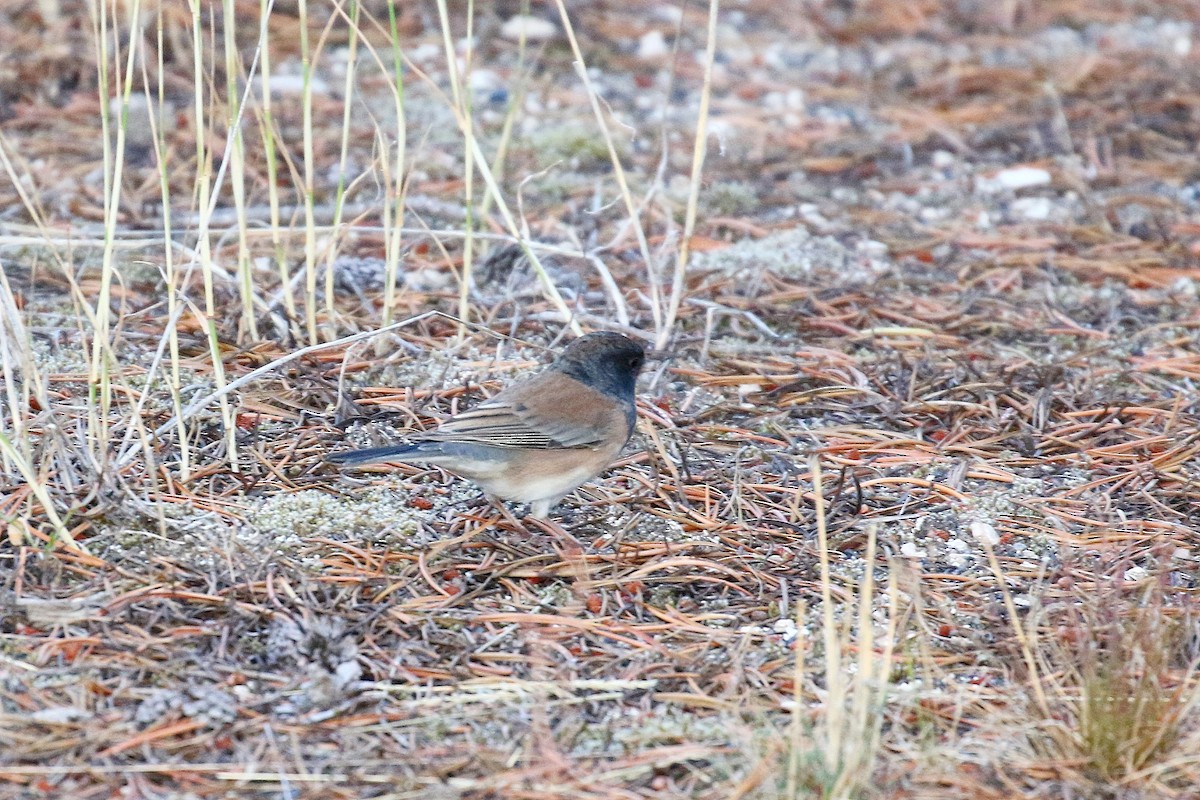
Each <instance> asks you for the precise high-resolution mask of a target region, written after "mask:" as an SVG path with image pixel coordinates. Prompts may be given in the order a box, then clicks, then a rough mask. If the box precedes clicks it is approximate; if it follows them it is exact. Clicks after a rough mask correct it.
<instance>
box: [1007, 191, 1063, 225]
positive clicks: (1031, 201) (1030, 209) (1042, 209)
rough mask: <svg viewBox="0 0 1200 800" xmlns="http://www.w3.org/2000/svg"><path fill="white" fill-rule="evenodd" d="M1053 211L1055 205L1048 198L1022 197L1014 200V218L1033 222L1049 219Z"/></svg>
mask: <svg viewBox="0 0 1200 800" xmlns="http://www.w3.org/2000/svg"><path fill="white" fill-rule="evenodd" d="M1053 211H1054V204H1053V203H1052V202H1050V198H1048V197H1021V198H1018V199H1016V200H1014V201H1013V204H1012V212H1013V216H1016V217H1020V218H1021V219H1027V220H1030V221H1031V222H1040V221H1041V220H1044V219H1049V218H1050V214H1051V213H1052V212H1053Z"/></svg>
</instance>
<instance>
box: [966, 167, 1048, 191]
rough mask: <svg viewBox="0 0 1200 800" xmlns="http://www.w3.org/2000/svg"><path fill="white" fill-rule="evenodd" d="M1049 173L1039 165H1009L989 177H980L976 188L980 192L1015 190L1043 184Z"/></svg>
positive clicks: (1046, 180)
mask: <svg viewBox="0 0 1200 800" xmlns="http://www.w3.org/2000/svg"><path fill="white" fill-rule="evenodd" d="M1049 182H1050V173H1049V172H1047V171H1046V170H1044V169H1041V168H1040V167H1011V168H1009V169H1002V170H1000V171H999V172H997V173H996V174H995V175H993V176H992V177H990V178H980V179H979V180H978V181H977V182H976V188H977V189H979V191H981V192H999V191H1003V190H1004V189H1008V190H1009V191H1013V192H1015V191H1017V190H1018V189H1028V188H1029V187H1031V186H1045V185H1046V184H1048V183H1049Z"/></svg>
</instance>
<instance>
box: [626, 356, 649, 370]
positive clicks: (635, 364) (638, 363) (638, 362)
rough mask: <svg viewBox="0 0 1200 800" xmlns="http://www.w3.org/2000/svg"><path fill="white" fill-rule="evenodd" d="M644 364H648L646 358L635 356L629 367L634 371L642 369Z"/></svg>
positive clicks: (631, 359)
mask: <svg viewBox="0 0 1200 800" xmlns="http://www.w3.org/2000/svg"><path fill="white" fill-rule="evenodd" d="M644 363H646V360H645V359H644V358H642V357H641V356H633V357H632V358H630V359H629V366H630V368H632V369H641V368H642V364H644Z"/></svg>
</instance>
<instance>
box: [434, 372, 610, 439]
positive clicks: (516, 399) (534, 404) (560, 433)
mask: <svg viewBox="0 0 1200 800" xmlns="http://www.w3.org/2000/svg"><path fill="white" fill-rule="evenodd" d="M614 405H616V404H615V401H614V400H613V399H612V398H610V397H608V396H607V395H604V394H602V393H600V392H597V391H596V390H594V389H591V388H589V387H587V386H584V385H583V384H581V383H579V382H578V381H576V380H574V379H573V378H569V377H567V376H566V375H563V374H562V373H557V372H548V373H542V374H541V375H539V376H538V377H537V378H535V379H534V380H532V381H530V382H527V383H523V384H518V385H517V386H514V387H512V388H511V389H506V390H505V391H503V392H500V394H498V395H496V396H495V397H493V398H492V399H491V400H488V401H486V402H484V403H480V404H479V405H478V406H476V407H475V408H472V409H470V410H469V411H464V412H463V413H461V414H458V415H456V416H454V417H451V418H450V419H448V420H446V421H445V422H443V423H442V424H441V426H440V427H438V429H437V430H436V431H434V432H432V433H429V434H426V435H425V436H424V437H422V438H425V439H428V440H433V441H443V442H474V443H476V444H486V445H491V446H493V447H521V448H528V449H532V450H562V449H571V448H586V447H595V446H597V445H600V444H603V443H604V442H606V441H609V440H611V439H614V438H617V437H620V438H622V440H624V439H625V438H627V437H628V434H629V426H628V424H627V423H626V422H625V415H624V413H623V410H622V409H620V408H615V407H614Z"/></svg>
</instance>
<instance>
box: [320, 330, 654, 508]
mask: <svg viewBox="0 0 1200 800" xmlns="http://www.w3.org/2000/svg"><path fill="white" fill-rule="evenodd" d="M645 360H646V351H645V350H644V349H643V347H642V346H641V345H640V344H638V343H637V342H635V341H634V340H633V339H630V338H629V337H628V336H623V335H621V334H619V333H611V332H608V331H605V332H601V333H589V334H587V335H586V336H581V337H580V338H578V339H576V340H575V341H573V342H571V343H570V344H569V345H567V348H566V349H565V350H563V352H562V354H561V355H560V356H559V357H558V359H557V360H555V362H554V363H553V364H551V365H550V366H549V367H547V368H546V369H545V370H543V371H542V372H539V373H538V374H537V375H535V376H533V377H532V378H529V379H528V380H525V381H521V382H519V383H517V384H515V385H513V386H510V387H509V388H507V389H505V390H504V391H502V392H500V393H499V394H497V395H496V396H495V397H493V398H491V399H490V400H488V401H486V402H484V403H480V404H479V405H478V406H476V407H474V408H472V409H471V410H469V411H465V412H463V413H461V414H458V415H457V416H454V417H451V418H450V419H448V420H446V421H444V422H443V423H442V424H441V425H440V426H439V427H438V429H437V430H436V431H432V432H430V433H423V434H420V435H419V436H417V437H416V438H415V439H414V441H413V442H412V443H410V444H401V445H393V446H390V447H372V448H368V449H366V450H351V451H349V452H344V453H334V454H332V455H329V456H327V459H328V460H329V461H332V462H333V463H335V464H367V463H371V462H379V461H403V462H406V463H410V464H433V465H435V466H439V467H442V468H444V469H446V470H448V471H450V472H453V473H455V474H456V475H461V476H462V477H464V478H467V479H469V480H472V481H474V482H475V483H477V484H479V486H481V487H482V488H483V490H484V491H485V492H487V493H488V494H489V495H492V496H494V497H498V498H500V499H503V500H515V501H517V502H521V503H529V504H530V509H529V513H530V516H532V517H534V518H538V519H544V518H545V517H546V514H547V513H548V512H549V511H550V507H551V506H553V505H554V504H555V503H557V502H558V501H559V500H561V499H562V498H563V497H565V496H566V495H567V494H569V493H570V492H572V491H574V490H575V489H576V488H578V487H579V486H581V485H582V484H583V483H585V482H586V481H588V480H590V479H591V478H593V477H595V476H596V475H598V474H599V473H600V471H601V470H603V469H604V468H605V467H607V466H608V465H609V464H611V463H612V460H613V459H614V458H616V456H617V453H619V452H620V451H621V448H622V447H624V446H625V443H626V442H628V441H629V437H630V435H632V433H633V425H634V421H635V419H636V417H637V407H636V404H635V400H634V385H635V384H636V382H637V376H638V372H639V371H640V370H641V368H642V364H643V363H644V362H645Z"/></svg>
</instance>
